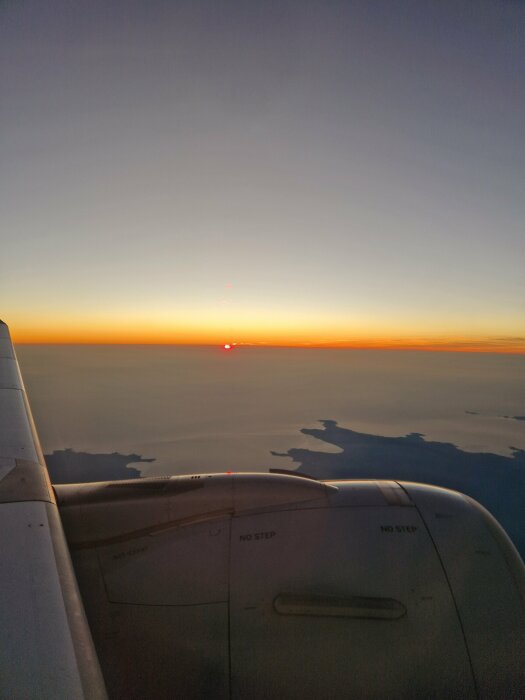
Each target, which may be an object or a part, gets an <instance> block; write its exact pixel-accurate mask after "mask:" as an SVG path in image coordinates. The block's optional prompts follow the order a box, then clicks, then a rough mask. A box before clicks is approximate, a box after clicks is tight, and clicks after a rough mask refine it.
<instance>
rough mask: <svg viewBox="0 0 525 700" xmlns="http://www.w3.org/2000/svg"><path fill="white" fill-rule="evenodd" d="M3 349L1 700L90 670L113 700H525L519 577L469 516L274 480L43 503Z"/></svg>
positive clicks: (489, 530) (218, 481)
mask: <svg viewBox="0 0 525 700" xmlns="http://www.w3.org/2000/svg"><path fill="white" fill-rule="evenodd" d="M1 332H2V338H3V340H2V342H3V348H4V351H3V353H2V357H1V359H0V369H1V374H0V377H1V382H2V383H1V387H2V388H1V389H0V456H1V457H2V461H1V462H0V464H1V465H2V472H1V473H0V476H3V478H2V480H1V481H0V495H1V496H2V498H0V503H1V510H0V517H1V518H2V525H3V527H2V529H1V530H0V533H1V534H0V538H1V539H0V543H1V552H2V561H3V562H6V563H7V564H6V565H5V566H3V567H2V574H1V576H2V588H5V589H6V590H7V594H6V595H5V596H4V597H2V598H0V622H1V623H2V628H3V630H4V639H6V638H11V639H12V640H13V643H12V644H11V645H9V646H8V648H7V651H6V649H5V648H4V649H2V652H1V654H2V656H0V664H1V671H2V676H1V680H0V691H1V692H0V695H1V696H2V697H4V693H3V686H2V685H1V683H4V682H6V681H5V680H4V678H5V677H4V669H7V683H8V685H6V686H5V687H6V688H8V691H9V692H7V693H5V696H7V697H18V696H20V695H23V697H68V698H69V697H72V698H75V697H79V698H81V697H91V695H89V694H88V693H89V692H91V693H92V694H93V697H103V693H104V687H103V682H102V680H101V676H100V672H99V668H98V662H100V666H101V668H102V674H103V678H104V682H105V684H106V688H107V692H108V695H109V696H110V697H112V698H168V697H169V698H172V697H181V698H235V699H243V698H250V700H255V699H258V698H260V699H261V700H262V699H263V698H265V699H267V698H270V697H275V698H285V699H288V698H290V699H291V698H302V699H303V698H333V697H359V698H377V699H379V698H385V697H388V698H389V699H392V698H398V699H400V700H401V698H402V699H405V698H414V699H415V698H418V699H419V698H422V697H424V698H443V697H447V698H516V699H517V698H523V697H525V675H524V670H523V669H524V664H523V660H524V658H525V568H524V566H523V562H522V561H521V559H520V557H519V555H518V554H517V552H516V550H515V549H514V547H513V545H512V543H511V542H510V541H509V539H508V537H507V536H506V534H505V533H504V531H503V530H502V528H501V527H500V526H499V525H498V524H497V523H496V521H495V520H494V519H493V518H492V516H490V515H489V514H488V513H487V511H486V510H484V509H483V508H482V507H481V506H479V504H477V503H475V502H474V501H472V499H470V498H468V497H466V496H463V495H462V494H459V493H456V492H452V491H449V490H446V489H441V488H436V487H431V486H427V485H419V484H408V483H397V482H392V481H390V482H387V481H333V482H320V481H316V480H313V479H307V478H301V477H297V476H292V475H285V474H204V475H190V476H175V477H164V478H145V479H136V480H130V481H118V482H103V483H94V484H93V483H92V484H76V485H62V486H60V485H56V486H55V487H54V488H51V487H50V486H49V482H48V480H47V477H46V472H45V467H44V463H43V459H42V456H41V452H40V449H39V447H38V439H37V437H36V433H35V431H34V428H33V426H32V421H31V414H30V411H29V408H28V404H27V400H26V398H25V393H24V390H23V385H22V382H21V379H20V375H19V372H18V367H17V365H16V359H15V357H14V353H13V350H12V345H11V342H10V340H9V335H8V332H7V328H6V327H5V326H3V327H2V330H1ZM9 392H12V395H11V394H10V393H9ZM55 500H56V502H55ZM57 506H58V511H57ZM44 514H45V516H46V517H44ZM46 518H47V519H46ZM62 528H63V530H62ZM64 533H65V538H66V540H64ZM65 541H67V545H66V544H65ZM69 555H71V560H72V562H73V569H74V574H73V570H72V568H71V562H70V559H69ZM10 572H11V573H10ZM75 575H76V580H77V581H78V586H79V589H80V595H81V597H79V596H78V593H77V589H76V583H75ZM82 603H83V605H84V606H85V612H86V617H87V621H88V623H86V617H85V616H84V612H83V607H82ZM88 625H89V626H88ZM90 633H91V635H92V637H93V640H94V648H93V645H92V642H91V637H90ZM94 649H95V650H96V653H95V651H94ZM97 659H98V660H97ZM64 676H65V677H64ZM60 683H69V684H70V685H68V686H67V687H66V686H64V687H63V688H61V687H60ZM46 684H47V685H46ZM20 689H21V690H22V692H17V691H19V690H20ZM41 689H44V692H42V690H41ZM97 693H98V695H97Z"/></svg>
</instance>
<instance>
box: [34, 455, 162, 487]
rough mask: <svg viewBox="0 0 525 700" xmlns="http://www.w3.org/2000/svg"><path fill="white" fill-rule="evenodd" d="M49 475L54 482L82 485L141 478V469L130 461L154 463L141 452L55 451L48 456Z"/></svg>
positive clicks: (134, 462)
mask: <svg viewBox="0 0 525 700" xmlns="http://www.w3.org/2000/svg"><path fill="white" fill-rule="evenodd" d="M44 456H45V460H46V464H47V470H48V472H49V478H50V479H51V482H52V483H53V484H80V483H84V482H89V481H114V480H120V479H138V478H139V477H140V476H141V472H140V470H139V469H135V468H134V467H128V464H136V463H141V462H154V461H155V460H154V459H143V458H142V457H141V455H136V454H131V455H122V454H119V453H118V452H112V453H111V454H91V453H89V452H75V451H74V450H72V449H67V450H55V451H54V452H53V454H52V455H44Z"/></svg>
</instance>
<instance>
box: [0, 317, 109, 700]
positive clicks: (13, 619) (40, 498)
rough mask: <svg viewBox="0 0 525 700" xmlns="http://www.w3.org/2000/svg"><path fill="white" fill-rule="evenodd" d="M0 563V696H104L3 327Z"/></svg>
mask: <svg viewBox="0 0 525 700" xmlns="http://www.w3.org/2000/svg"><path fill="white" fill-rule="evenodd" d="M0 562H1V567H0V630H1V634H2V643H1V644H0V697H1V698H57V699H58V698H68V699H69V698H71V699H75V700H76V699H77V698H78V699H79V700H80V699H84V698H93V699H95V698H97V699H98V698H104V697H106V694H105V689H104V684H103V681H102V676H101V673H100V668H99V664H98V660H97V657H96V653H95V650H94V646H93V642H92V639H91V634H90V631H89V627H88V625H87V621H86V619H85V615H84V610H83V606H82V601H81V599H80V596H79V593H78V589H77V584H76V579H75V575H74V572H73V569H72V565H71V560H70V557H69V552H68V549H67V545H66V542H65V538H64V533H63V529H62V524H61V521H60V516H59V513H58V509H57V506H56V502H55V498H54V494H53V491H52V489H51V486H50V484H49V478H48V476H47V470H46V468H45V465H44V461H43V456H42V451H41V449H40V445H39V443H38V437H37V436H36V431H35V429H34V425H33V420H32V417H31V412H30V409H29V405H28V402H27V397H26V395H25V390H24V386H23V383H22V380H21V377H20V372H19V370H18V365H17V361H16V357H15V354H14V350H13V347H12V344H11V340H10V337H9V331H8V329H7V326H6V325H5V324H3V323H0Z"/></svg>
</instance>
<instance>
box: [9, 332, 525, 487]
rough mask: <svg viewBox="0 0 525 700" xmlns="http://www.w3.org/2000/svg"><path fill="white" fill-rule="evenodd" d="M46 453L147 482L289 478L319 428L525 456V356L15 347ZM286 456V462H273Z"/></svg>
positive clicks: (314, 447)
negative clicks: (87, 458) (102, 460)
mask: <svg viewBox="0 0 525 700" xmlns="http://www.w3.org/2000/svg"><path fill="white" fill-rule="evenodd" d="M16 351H17V355H18V359H19V364H20V367H21V370H22V375H23V378H24V382H25V384H26V389H27V392H28V395H29V400H30V404H31V407H32V412H33V416H34V419H35V423H36V426H37V430H38V433H39V436H40V440H41V443H42V447H43V450H44V452H45V453H46V454H48V455H50V454H52V453H53V452H55V451H61V450H65V449H70V450H72V451H74V452H87V453H107V454H111V453H115V452H116V453H120V454H123V455H138V456H141V457H142V458H144V459H151V460H154V461H151V462H144V463H142V464H140V465H138V464H137V466H138V467H139V468H140V471H141V474H142V475H143V476H153V475H168V474H189V473H197V472H199V473H203V472H208V473H210V472H221V471H268V469H271V468H280V469H294V468H296V467H297V465H296V464H295V465H294V462H293V459H292V456H290V455H288V451H289V450H291V449H292V450H293V449H295V450H297V449H299V450H310V451H313V452H321V453H334V454H335V453H340V452H341V447H340V446H337V445H334V444H332V443H330V442H329V441H325V440H323V439H319V437H314V436H313V435H311V434H308V433H304V432H301V431H302V430H303V429H307V430H308V429H315V428H320V427H321V424H320V423H319V421H321V420H323V421H336V422H337V424H338V425H339V426H341V427H344V428H348V429H350V430H352V431H356V432H358V433H366V434H370V435H374V436H389V437H402V436H405V435H409V434H418V435H420V436H422V439H424V440H425V441H429V442H438V443H452V444H453V445H455V446H456V447H457V448H459V449H460V450H462V451H466V452H476V453H494V454H498V455H504V456H512V454H514V453H515V450H516V449H518V450H523V449H525V356H523V355H499V354H480V353H448V352H424V351H400V350H356V349H313V348H261V347H253V346H235V347H233V348H232V349H231V350H228V351H227V350H224V348H222V347H210V346H206V347H192V346H167V345H162V346H159V345H71V346H69V345H20V346H18V347H17V348H16ZM274 453H278V454H274Z"/></svg>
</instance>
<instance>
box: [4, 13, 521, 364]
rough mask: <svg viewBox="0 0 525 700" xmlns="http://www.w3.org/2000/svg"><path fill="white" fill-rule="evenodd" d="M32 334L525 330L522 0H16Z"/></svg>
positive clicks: (14, 277) (14, 126)
mask: <svg viewBox="0 0 525 700" xmlns="http://www.w3.org/2000/svg"><path fill="white" fill-rule="evenodd" d="M0 66H1V68H0V96H1V97H0V211H1V219H0V227H1V234H0V235H1V256H0V317H1V318H3V319H4V320H5V321H6V322H7V323H8V324H9V325H10V328H11V331H12V334H13V337H14V339H15V341H17V342H139V343H150V342H151V343H154V342H162V343H223V342H238V343H248V344H270V345H271V344H277V345H320V346H325V345H333V346H346V345H348V346H354V345H357V346H363V347H376V346H377V347H383V346H386V347H422V348H429V349H456V350H465V349H466V350H489V351H501V352H525V274H524V261H525V231H524V221H525V197H524V194H525V191H524V183H525V177H524V176H525V79H524V76H525V3H522V2H518V1H517V0H514V1H513V0H498V1H496V0H493V1H488V0H476V1H474V0H472V1H469V2H463V1H462V0H436V1H429V0H414V1H412V0H404V1H403V2H402V3H394V2H392V1H391V0H377V1H375V0H357V1H355V2H352V1H351V0H347V1H346V2H338V1H336V0H333V1H328V2H326V1H323V2H320V1H311V0H301V1H300V2H299V1H290V2H288V1H287V0H280V1H279V2H274V1H272V0H268V1H261V0H258V1H257V2H255V1H253V0H243V1H238V2H233V1H232V2H224V1H222V0H210V1H200V0H190V1H186V0H180V1H178V0H177V1H173V0H141V1H139V0H112V1H111V2H108V1H107V0H104V1H103V2H101V1H99V0H82V1H81V0H73V1H72V0H47V1H46V2H42V1H41V0H2V1H1V2H0Z"/></svg>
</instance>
